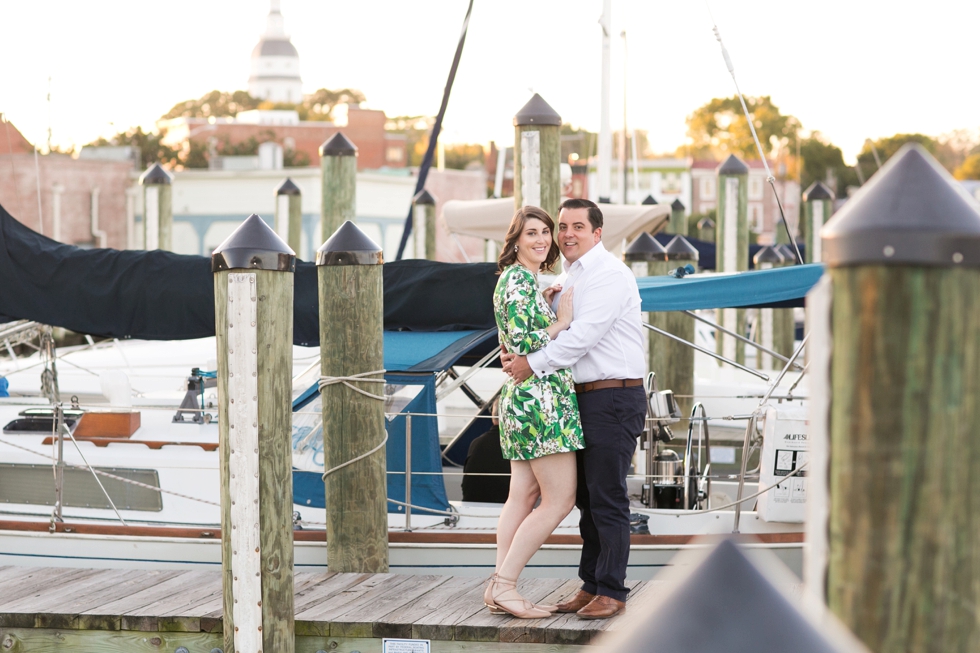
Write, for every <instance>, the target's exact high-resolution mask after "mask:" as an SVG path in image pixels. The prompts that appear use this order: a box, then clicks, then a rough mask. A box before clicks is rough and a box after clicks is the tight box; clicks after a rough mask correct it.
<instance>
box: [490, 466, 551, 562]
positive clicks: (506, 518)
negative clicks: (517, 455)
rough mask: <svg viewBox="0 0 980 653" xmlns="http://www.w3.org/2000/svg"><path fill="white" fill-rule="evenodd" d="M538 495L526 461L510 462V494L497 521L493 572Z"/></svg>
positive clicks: (536, 486) (505, 554) (501, 560)
mask: <svg viewBox="0 0 980 653" xmlns="http://www.w3.org/2000/svg"><path fill="white" fill-rule="evenodd" d="M539 494H540V491H539V489H538V482H537V480H535V478H534V473H533V472H532V471H531V463H530V462H529V461H527V460H512V461H510V493H509V494H508V495H507V501H506V502H505V503H504V507H503V508H501V509H500V518H499V520H498V521H497V565H496V568H495V569H494V571H498V572H499V571H500V565H501V564H503V561H504V558H506V557H507V552H508V551H509V550H510V546H511V543H512V542H513V541H514V533H516V532H517V529H518V527H520V525H521V523H522V522H523V521H524V519H525V518H527V516H528V515H529V514H531V510H533V509H534V504H535V502H537V500H538V495H539Z"/></svg>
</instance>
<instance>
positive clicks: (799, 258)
mask: <svg viewBox="0 0 980 653" xmlns="http://www.w3.org/2000/svg"><path fill="white" fill-rule="evenodd" d="M704 6H705V7H707V8H708V16H709V17H710V18H711V24H712V25H713V28H712V31H713V32H714V33H715V38H716V39H717V40H718V45H720V46H721V56H722V57H724V59H725V66H727V67H728V72H729V74H730V75H731V76H732V81H733V82H735V92H736V93H737V94H738V99H739V102H741V103H742V112H743V113H744V114H745V120H746V121H747V122H748V123H749V129H750V130H751V131H752V140H754V141H755V147H756V149H757V150H759V158H760V159H762V166H763V167H764V168H765V169H766V181H768V182H769V186H770V187H771V188H772V194H773V195H774V196H775V197H776V206H778V207H779V218H780V219H781V220H782V222H783V228H784V229H785V230H786V235H787V236H788V237H789V242H790V244H791V245H792V246H793V254H794V255H795V256H796V264H797V265H802V264H803V257H802V256H800V248H799V247H797V245H796V239H795V238H793V232H792V231H790V228H789V223H787V222H786V213H785V212H783V203H782V202H781V201H780V200H779V193H777V192H776V178H775V177H773V176H772V171H771V170H769V162H768V161H766V154H765V152H763V151H762V144H761V143H759V135H758V134H756V133H755V123H753V122H752V116H751V115H749V108H748V107H747V106H746V105H745V98H744V97H743V96H742V90H741V89H740V88H739V87H738V79H737V78H736V77H735V66H734V65H733V64H732V58H731V57H729V56H728V49H727V48H726V47H725V42H724V41H722V40H721V32H720V31H718V23H716V22H715V17H714V15H713V14H712V13H711V5H709V4H708V0H704Z"/></svg>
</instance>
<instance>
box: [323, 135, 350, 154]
mask: <svg viewBox="0 0 980 653" xmlns="http://www.w3.org/2000/svg"><path fill="white" fill-rule="evenodd" d="M320 156H321V157H324V156H357V146H355V145H354V144H353V143H351V142H350V139H348V138H347V137H346V136H344V133H343V132H337V133H336V134H334V135H333V136H331V137H330V138H328V139H327V141H326V142H325V143H324V144H323V145H321V146H320Z"/></svg>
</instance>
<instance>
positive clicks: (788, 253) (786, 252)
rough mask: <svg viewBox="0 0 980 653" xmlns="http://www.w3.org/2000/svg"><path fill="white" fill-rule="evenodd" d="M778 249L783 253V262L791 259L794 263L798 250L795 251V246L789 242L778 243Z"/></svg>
mask: <svg viewBox="0 0 980 653" xmlns="http://www.w3.org/2000/svg"><path fill="white" fill-rule="evenodd" d="M776 251H777V252H779V253H780V254H782V255H783V263H787V262H789V261H792V262H794V263H795V262H796V252H794V251H793V248H792V247H791V246H790V245H789V243H783V244H782V245H776Z"/></svg>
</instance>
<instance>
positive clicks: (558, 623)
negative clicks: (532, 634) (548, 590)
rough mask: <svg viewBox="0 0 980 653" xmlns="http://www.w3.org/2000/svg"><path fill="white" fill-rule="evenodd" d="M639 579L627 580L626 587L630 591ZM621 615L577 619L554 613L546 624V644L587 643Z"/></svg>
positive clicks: (636, 585)
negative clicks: (552, 617) (552, 618)
mask: <svg viewBox="0 0 980 653" xmlns="http://www.w3.org/2000/svg"><path fill="white" fill-rule="evenodd" d="M640 585H641V582H640V581H635V580H628V581H626V587H628V588H629V589H630V592H631V593H632V591H633V589H634V588H636V587H638V586H640ZM626 609H627V611H628V610H629V599H628V598H627V608H626ZM621 618H622V617H613V618H612V619H579V618H578V616H577V615H575V614H563V615H560V616H558V615H556V616H555V617H554V621H553V622H552V623H550V624H548V629H547V630H546V632H545V643H546V644H556V645H558V644H564V645H568V644H578V645H582V644H588V643H589V642H591V641H592V640H593V639H594V638H595V637H597V636H598V635H599V634H601V633H602V631H604V630H605V629H606V628H608V627H609V624H611V623H615V621H616V620H617V619H621Z"/></svg>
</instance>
